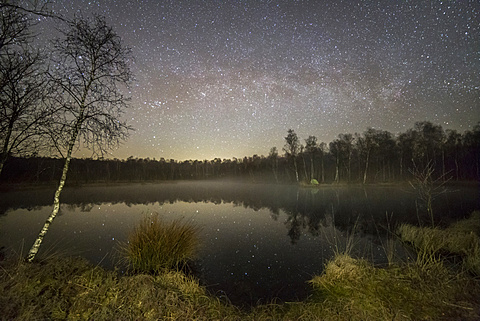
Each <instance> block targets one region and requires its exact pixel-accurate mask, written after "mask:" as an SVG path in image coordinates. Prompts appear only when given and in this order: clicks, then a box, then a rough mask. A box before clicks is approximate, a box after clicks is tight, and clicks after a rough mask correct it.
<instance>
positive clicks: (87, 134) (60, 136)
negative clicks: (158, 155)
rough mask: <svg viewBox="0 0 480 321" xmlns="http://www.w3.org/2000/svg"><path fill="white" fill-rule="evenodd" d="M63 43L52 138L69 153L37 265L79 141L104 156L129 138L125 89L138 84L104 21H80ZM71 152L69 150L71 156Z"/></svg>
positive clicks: (58, 47)
mask: <svg viewBox="0 0 480 321" xmlns="http://www.w3.org/2000/svg"><path fill="white" fill-rule="evenodd" d="M68 24H69V28H68V31H66V32H65V33H64V34H63V36H64V37H63V39H58V40H56V41H55V42H54V46H53V48H54V49H53V54H54V57H56V58H55V61H54V63H55V69H54V70H52V71H51V73H50V77H51V78H52V79H53V81H54V82H55V83H56V84H57V85H58V87H59V88H60V91H59V93H58V95H57V96H56V100H55V101H56V103H57V104H58V105H60V106H62V112H61V113H57V114H56V125H55V126H52V131H51V137H52V139H53V141H54V142H55V146H56V147H57V148H58V150H59V152H61V153H62V155H63V153H64V152H65V155H64V157H65V164H64V166H63V171H62V177H61V179H60V183H59V185H58V188H57V190H56V192H55V196H54V206H53V210H52V213H51V214H50V216H49V217H48V219H47V221H46V222H45V225H44V226H43V228H42V230H41V231H40V233H39V235H38V237H37V239H36V241H35V243H34V244H33V246H32V248H31V249H30V252H29V254H28V256H27V261H29V262H31V261H32V260H33V259H34V258H35V255H36V254H37V252H38V249H39V247H40V245H41V243H42V240H43V238H44V237H45V234H46V233H47V231H48V228H49V226H50V224H51V223H52V221H53V220H54V218H55V216H56V215H57V213H58V211H59V208H60V194H61V192H62V189H63V186H64V185H65V181H66V179H67V172H68V167H69V164H70V160H71V157H72V152H73V149H74V147H75V145H76V144H77V142H78V141H79V140H81V141H82V143H83V144H84V145H85V146H87V147H90V148H91V149H92V150H93V153H99V154H103V153H104V152H106V151H107V150H108V149H109V148H111V147H113V146H115V145H117V144H119V142H120V141H122V140H124V139H126V137H127V136H128V130H129V129H130V127H128V126H127V124H126V123H125V122H122V121H121V116H122V114H123V112H124V109H125V108H126V107H128V105H127V100H128V99H126V97H124V95H123V94H122V93H121V88H120V87H119V86H126V85H128V83H129V82H130V81H131V79H132V74H131V71H130V68H129V64H128V63H129V60H130V50H129V49H127V48H125V47H124V46H123V44H122V41H121V39H120V37H119V36H117V35H116V33H115V32H114V31H113V30H112V28H111V27H109V26H108V25H107V24H106V22H105V19H104V18H103V17H99V16H95V17H94V19H93V20H92V21H89V20H86V19H81V18H78V19H75V20H73V21H71V22H69V23H68ZM65 150H66V151H65Z"/></svg>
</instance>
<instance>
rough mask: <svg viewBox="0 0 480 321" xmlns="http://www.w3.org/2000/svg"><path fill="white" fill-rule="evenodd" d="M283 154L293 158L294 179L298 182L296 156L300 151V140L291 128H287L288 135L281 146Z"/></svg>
mask: <svg viewBox="0 0 480 321" xmlns="http://www.w3.org/2000/svg"><path fill="white" fill-rule="evenodd" d="M283 150H284V151H285V154H286V155H287V157H288V158H290V159H292V160H293V168H294V170H295V179H296V181H297V182H298V181H299V178H298V166H297V156H298V153H299V152H300V141H299V139H298V136H297V134H296V133H295V131H294V130H293V129H289V130H288V135H287V137H285V146H284V147H283Z"/></svg>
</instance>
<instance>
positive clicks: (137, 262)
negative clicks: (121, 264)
mask: <svg viewBox="0 0 480 321" xmlns="http://www.w3.org/2000/svg"><path fill="white" fill-rule="evenodd" d="M197 232H198V228H197V227H196V226H194V225H192V224H191V223H188V222H184V221H182V219H177V220H174V221H173V222H170V223H168V222H165V221H164V220H162V219H161V218H160V217H159V216H158V215H147V216H146V217H145V218H144V219H143V221H142V222H141V223H140V224H139V225H138V226H137V227H135V229H134V230H133V232H132V233H130V235H129V236H128V238H127V243H125V244H122V245H121V250H120V252H121V253H122V256H123V257H124V258H125V260H126V263H127V265H128V266H129V268H130V269H131V270H132V271H134V272H139V273H154V274H156V273H159V272H163V271H166V270H181V269H183V268H184V267H185V265H186V264H187V263H188V261H189V260H192V259H193V258H194V253H195V250H196V248H197V247H198V242H199V241H198V233H197Z"/></svg>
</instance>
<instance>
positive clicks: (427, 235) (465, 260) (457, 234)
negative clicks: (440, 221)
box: [397, 211, 480, 276]
mask: <svg viewBox="0 0 480 321" xmlns="http://www.w3.org/2000/svg"><path fill="white" fill-rule="evenodd" d="M397 233H398V235H399V236H400V238H401V239H402V241H404V242H406V243H408V244H411V245H412V246H413V248H414V249H415V250H416V252H417V264H418V265H420V266H426V267H428V266H430V264H432V263H437V262H441V261H443V259H444V258H454V259H460V260H461V263H462V266H463V267H464V268H465V269H466V270H468V271H469V272H471V273H474V274H475V275H477V276H479V275H480V237H479V233H480V212H478V211H476V212H473V213H472V214H471V216H470V217H469V218H468V219H465V220H462V221H458V222H457V223H455V224H453V225H451V226H449V227H447V228H445V229H441V228H438V227H434V228H429V227H417V226H412V225H408V224H402V225H400V226H399V227H398V230H397Z"/></svg>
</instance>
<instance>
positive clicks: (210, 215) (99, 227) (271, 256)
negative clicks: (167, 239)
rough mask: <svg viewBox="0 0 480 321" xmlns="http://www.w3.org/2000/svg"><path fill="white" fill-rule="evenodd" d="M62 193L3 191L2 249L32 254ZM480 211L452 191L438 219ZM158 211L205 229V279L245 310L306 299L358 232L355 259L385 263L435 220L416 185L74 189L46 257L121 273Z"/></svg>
mask: <svg viewBox="0 0 480 321" xmlns="http://www.w3.org/2000/svg"><path fill="white" fill-rule="evenodd" d="M53 193H54V191H53V190H51V189H45V190H43V189H42V190H29V191H15V192H3V193H0V246H2V247H5V248H6V249H9V250H13V251H16V252H20V253H26V252H27V251H28V249H29V248H30V246H31V245H32V244H33V242H34V240H35V238H36V235H37V234H38V232H39V231H40V229H41V227H42V226H43V223H44V221H45V219H46V218H47V217H48V215H49V213H50V211H51V203H52V199H53ZM478 208H479V189H478V186H476V185H472V186H469V187H468V186H467V187H465V186H463V187H458V186H457V187H449V188H447V191H446V193H442V194H440V195H437V197H436V199H435V200H434V214H435V221H436V222H437V223H438V224H440V225H447V224H449V223H450V222H452V221H455V220H458V219H460V218H463V217H466V216H468V215H469V214H470V213H471V212H472V211H473V210H474V209H478ZM151 213H158V214H160V215H161V216H162V217H164V218H165V219H167V220H170V219H174V218H177V217H184V219H186V220H191V221H192V222H194V223H195V224H197V225H198V226H199V227H200V228H201V241H202V245H201V248H200V250H199V253H198V260H197V262H196V265H195V271H196V272H195V273H196V274H197V276H198V277H199V278H200V279H201V281H202V283H203V284H204V285H206V286H207V288H208V289H209V290H210V291H211V292H212V293H215V294H216V295H218V296H224V295H226V296H227V297H228V298H229V299H230V300H231V301H232V302H233V303H236V304H256V303H258V302H263V303H265V302H268V300H270V299H272V298H274V297H278V298H280V299H281V300H283V301H291V300H297V299H302V298H305V296H306V295H307V294H308V285H307V284H306V281H307V280H309V279H311V278H312V276H313V275H315V274H319V273H321V272H322V268H323V265H324V263H325V262H326V260H328V259H329V258H331V257H332V255H333V253H334V251H335V250H340V251H341V250H342V249H344V248H345V247H346V243H347V240H348V236H349V235H350V233H351V231H352V228H353V226H354V225H355V226H356V231H357V235H356V236H355V238H354V241H355V242H354V243H355V251H354V253H355V255H357V256H363V257H366V258H368V259H370V260H373V261H374V262H375V263H378V264H382V263H385V262H386V256H385V250H384V247H383V246H382V244H383V243H382V242H383V241H384V237H385V235H386V229H387V226H391V227H393V226H395V224H398V223H401V222H407V223H412V224H424V223H427V222H429V218H428V217H427V216H426V210H425V206H424V204H423V203H422V201H421V200H418V199H417V195H416V194H415V193H414V192H413V191H412V189H411V188H409V187H408V186H407V185H405V186H402V187H399V186H381V187H380V186H372V187H361V186H353V187H341V186H325V187H320V188H302V187H297V186H293V185H266V184H242V183H227V182H177V183H169V184H146V185H140V184H138V185H119V186H90V187H78V188H66V189H65V190H64V192H63V194H62V207H61V214H60V215H59V216H58V217H57V218H56V219H55V221H54V223H53V224H52V225H51V227H50V230H49V232H48V234H47V236H46V237H45V239H44V243H43V244H42V247H41V249H40V252H39V256H42V255H48V254H49V253H52V252H56V251H59V252H63V253H68V254H74V255H81V256H84V257H86V258H87V259H89V260H90V261H92V262H93V263H95V264H97V263H99V264H100V265H103V266H105V267H107V268H111V267H113V266H114V265H115V264H116V262H118V258H117V256H116V247H117V246H118V242H122V241H125V239H126V235H127V234H128V232H129V231H131V230H132V228H133V227H134V226H135V225H136V224H137V223H138V222H139V221H140V220H141V218H142V217H144V216H145V215H150V214H151ZM398 255H399V256H402V255H405V254H404V253H398Z"/></svg>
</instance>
